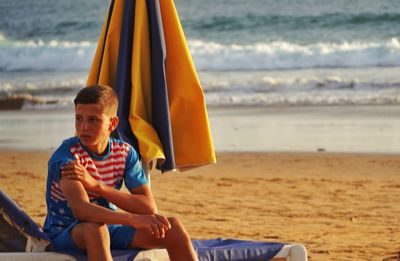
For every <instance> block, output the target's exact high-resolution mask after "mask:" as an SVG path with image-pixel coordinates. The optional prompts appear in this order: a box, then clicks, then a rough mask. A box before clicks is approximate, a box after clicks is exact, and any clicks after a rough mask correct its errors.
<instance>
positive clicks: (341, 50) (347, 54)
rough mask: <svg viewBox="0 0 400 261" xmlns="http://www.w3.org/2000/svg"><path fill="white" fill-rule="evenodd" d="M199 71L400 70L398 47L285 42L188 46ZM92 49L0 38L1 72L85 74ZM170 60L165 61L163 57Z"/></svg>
mask: <svg viewBox="0 0 400 261" xmlns="http://www.w3.org/2000/svg"><path fill="white" fill-rule="evenodd" d="M189 47H190V50H191V53H192V56H193V60H194V63H195V65H196V67H197V69H198V70H200V71H257V70H282V69H284V70H287V69H295V68H297V69H298V68H337V67H345V68H347V67H377V66H378V67H379V66H381V67H385V66H386V67H390V66H400V41H399V39H397V38H393V39H390V40H388V41H385V42H343V43H315V44H310V45H299V44H294V43H289V42H271V43H255V44H247V45H239V44H231V45H224V44H220V43H215V42H205V41H200V40H189ZM95 48H96V43H93V42H88V41H82V42H72V41H69V42H68V41H56V40H52V41H47V42H44V41H41V40H38V41H33V40H32V41H10V40H8V39H7V38H6V37H4V36H3V35H1V34H0V71H87V70H88V69H89V67H90V64H91V61H92V59H93V55H94V51H95ZM167 56H168V55H167Z"/></svg>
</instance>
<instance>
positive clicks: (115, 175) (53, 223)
mask: <svg viewBox="0 0 400 261" xmlns="http://www.w3.org/2000/svg"><path fill="white" fill-rule="evenodd" d="M73 160H77V161H79V162H80V163H81V164H82V165H83V166H85V168H86V170H87V171H88V172H89V173H90V175H91V176H92V177H93V178H95V179H96V180H98V181H99V182H101V183H103V184H106V185H107V186H110V187H114V188H115V189H118V190H119V189H120V188H121V186H122V183H125V186H126V187H127V189H128V190H131V189H133V188H136V187H138V186H141V185H143V184H146V183H147V180H146V177H145V174H144V172H143V169H142V167H141V164H140V161H139V157H138V154H137V153H136V151H135V150H134V149H133V148H132V147H131V146H130V145H129V144H127V143H125V142H123V141H121V140H118V139H113V138H110V140H109V142H108V146H107V153H106V154H105V155H104V156H98V155H96V154H94V153H91V152H90V151H89V150H87V149H86V148H85V147H84V146H83V145H82V144H81V143H80V141H79V138H78V137H73V138H70V139H67V140H65V141H64V142H63V143H62V145H61V146H60V147H59V148H58V149H57V150H56V151H55V152H54V154H53V155H52V157H51V158H50V160H49V163H48V176H47V186H46V203H47V217H46V221H45V224H44V230H45V232H46V233H48V234H49V236H50V237H54V236H56V235H58V234H59V233H60V232H61V231H63V230H64V229H65V228H67V227H68V226H70V225H71V224H73V223H75V222H77V220H76V219H75V217H74V216H73V214H72V210H71V209H70V208H69V206H68V203H67V200H66V198H65V196H64V194H63V192H62V190H61V188H60V185H59V182H60V178H61V172H60V169H61V167H62V166H64V165H65V164H66V163H68V162H70V161H73ZM88 196H89V199H90V201H91V202H93V203H95V204H97V205H100V206H103V207H106V208H109V209H112V210H115V209H116V207H115V206H114V205H113V204H111V203H110V202H108V201H106V200H105V199H104V198H101V197H99V196H98V195H96V194H95V193H91V192H88Z"/></svg>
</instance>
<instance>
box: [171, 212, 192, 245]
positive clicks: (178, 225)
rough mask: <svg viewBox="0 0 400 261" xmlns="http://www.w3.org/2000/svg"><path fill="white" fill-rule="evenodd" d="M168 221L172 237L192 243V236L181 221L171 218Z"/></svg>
mask: <svg viewBox="0 0 400 261" xmlns="http://www.w3.org/2000/svg"><path fill="white" fill-rule="evenodd" d="M168 221H169V223H170V224H171V230H170V231H169V232H170V233H171V236H172V237H174V238H176V239H179V240H180V241H182V240H185V241H190V236H189V234H188V233H187V231H186V229H185V227H184V225H183V224H182V222H181V221H180V220H179V219H177V218H175V217H169V218H168Z"/></svg>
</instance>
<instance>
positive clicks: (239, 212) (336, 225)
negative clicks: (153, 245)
mask: <svg viewBox="0 0 400 261" xmlns="http://www.w3.org/2000/svg"><path fill="white" fill-rule="evenodd" d="M49 155H50V151H5V150H2V151H1V152H0V188H1V190H2V191H4V192H6V193H7V194H8V195H9V196H11V197H12V198H13V199H14V200H15V201H16V202H17V203H18V204H20V205H21V206H22V207H23V209H24V210H25V211H26V212H27V213H28V214H29V215H31V216H32V217H33V218H34V220H35V221H36V222H38V223H40V224H43V221H44V218H45V215H46V207H45V200H44V193H45V179H46V173H47V170H46V168H47V166H46V165H47V159H48V157H49ZM217 156H218V164H215V165H211V166H206V167H202V168H199V169H196V170H191V171H188V172H184V173H179V172H177V173H172V172H171V173H166V174H163V175H161V174H159V173H157V172H154V173H152V189H153V192H154V195H155V198H156V201H157V204H158V206H159V209H160V212H161V213H162V214H165V215H171V216H177V217H179V218H180V219H181V220H182V221H183V222H184V224H185V225H186V227H187V229H188V231H189V233H190V234H191V236H192V237H193V238H195V239H209V238H216V237H222V238H237V239H249V240H262V241H273V242H288V243H301V244H304V245H305V246H306V248H307V250H308V252H309V259H310V260H382V259H384V258H388V257H391V256H397V255H398V254H399V253H400V245H399V241H398V236H399V235H400V226H399V224H400V176H399V170H400V158H399V157H398V155H384V154H344V153H340V154H333V153H326V152H320V153H317V152H315V153H265V152H264V153H248V152H247V153H246V152H243V153H218V155H217ZM393 260H397V259H393Z"/></svg>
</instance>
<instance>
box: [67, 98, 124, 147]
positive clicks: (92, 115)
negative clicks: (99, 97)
mask: <svg viewBox="0 0 400 261" xmlns="http://www.w3.org/2000/svg"><path fill="white" fill-rule="evenodd" d="M117 124H118V117H117V116H113V117H111V116H109V115H107V114H106V113H105V111H104V109H103V107H102V106H101V105H99V104H79V103H78V104H77V105H76V106H75V130H76V135H77V136H78V137H79V139H80V140H81V142H82V143H83V145H85V146H86V147H87V148H88V149H89V150H90V151H92V152H94V153H97V154H101V153H103V152H104V150H105V149H106V147H107V144H108V138H109V137H110V134H111V132H112V131H113V130H114V129H115V128H116V127H117Z"/></svg>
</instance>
